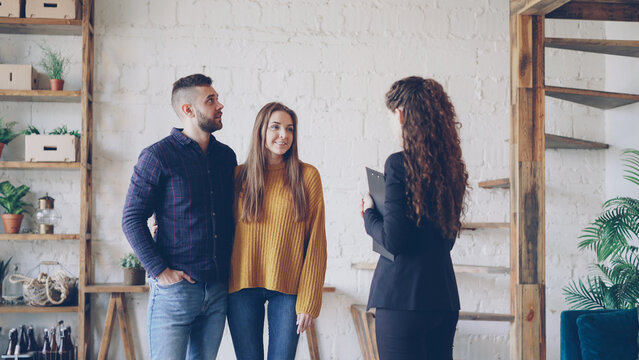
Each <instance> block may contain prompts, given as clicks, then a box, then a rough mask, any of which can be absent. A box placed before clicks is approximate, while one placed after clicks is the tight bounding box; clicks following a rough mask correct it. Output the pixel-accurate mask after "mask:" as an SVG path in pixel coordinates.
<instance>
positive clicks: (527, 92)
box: [509, 12, 546, 360]
mask: <svg viewBox="0 0 639 360" xmlns="http://www.w3.org/2000/svg"><path fill="white" fill-rule="evenodd" d="M510 25H511V39H513V38H514V39H515V40H514V41H511V62H512V63H511V94H512V96H511V127H510V128H511V140H510V146H511V151H510V153H511V160H510V169H511V175H510V181H509V183H510V198H511V231H510V234H511V245H510V249H511V261H510V263H511V265H510V269H511V277H510V279H511V312H512V314H513V315H514V323H513V327H512V329H513V333H512V335H511V356H510V358H511V359H542V360H543V359H545V342H546V330H545V326H544V324H545V321H544V319H545V313H544V308H545V305H544V298H543V293H544V292H543V288H544V278H545V233H544V230H545V229H544V223H545V218H544V214H545V210H544V203H545V196H544V194H545V189H544V188H545V178H544V169H545V147H546V144H545V139H546V135H545V124H544V118H545V114H544V111H545V90H544V17H543V16H522V15H518V14H517V13H514V12H511V24H510ZM530 287H534V288H535V289H537V290H538V291H536V292H526V293H525V295H526V296H522V294H523V293H524V290H523V289H529V288H530ZM530 304H534V305H535V312H534V314H535V321H528V319H529V317H530Z"/></svg>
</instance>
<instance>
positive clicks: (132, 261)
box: [120, 253, 142, 269]
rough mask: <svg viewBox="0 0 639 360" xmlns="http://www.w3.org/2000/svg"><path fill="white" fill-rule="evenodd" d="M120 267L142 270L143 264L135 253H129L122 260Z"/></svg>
mask: <svg viewBox="0 0 639 360" xmlns="http://www.w3.org/2000/svg"><path fill="white" fill-rule="evenodd" d="M120 266H122V267H123V268H139V269H141V268H142V263H141V262H140V260H139V259H138V257H137V256H135V254H134V253H128V254H126V255H124V256H123V257H122V258H120Z"/></svg>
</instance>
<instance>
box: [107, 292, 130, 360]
mask: <svg viewBox="0 0 639 360" xmlns="http://www.w3.org/2000/svg"><path fill="white" fill-rule="evenodd" d="M111 296H115V297H116V298H115V301H116V310H117V313H118V320H119V322H120V332H121V333H122V344H123V345H124V356H125V357H126V360H135V347H134V345H133V336H132V335H131V324H130V323H129V313H128V312H127V308H126V298H125V297H124V294H122V293H119V294H112V295H111Z"/></svg>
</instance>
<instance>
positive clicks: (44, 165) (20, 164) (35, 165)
mask: <svg viewBox="0 0 639 360" xmlns="http://www.w3.org/2000/svg"><path fill="white" fill-rule="evenodd" d="M80 167H81V164H80V162H79V161H77V162H28V161H0V169H25V170H26V169H79V168H80Z"/></svg>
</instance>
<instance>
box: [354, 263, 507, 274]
mask: <svg viewBox="0 0 639 360" xmlns="http://www.w3.org/2000/svg"><path fill="white" fill-rule="evenodd" d="M376 267H377V263H375V262H355V263H353V264H351V268H353V269H357V270H375V268H376ZM453 268H454V269H455V272H456V273H466V274H510V268H507V267H503V266H479V265H455V264H454V265H453Z"/></svg>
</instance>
